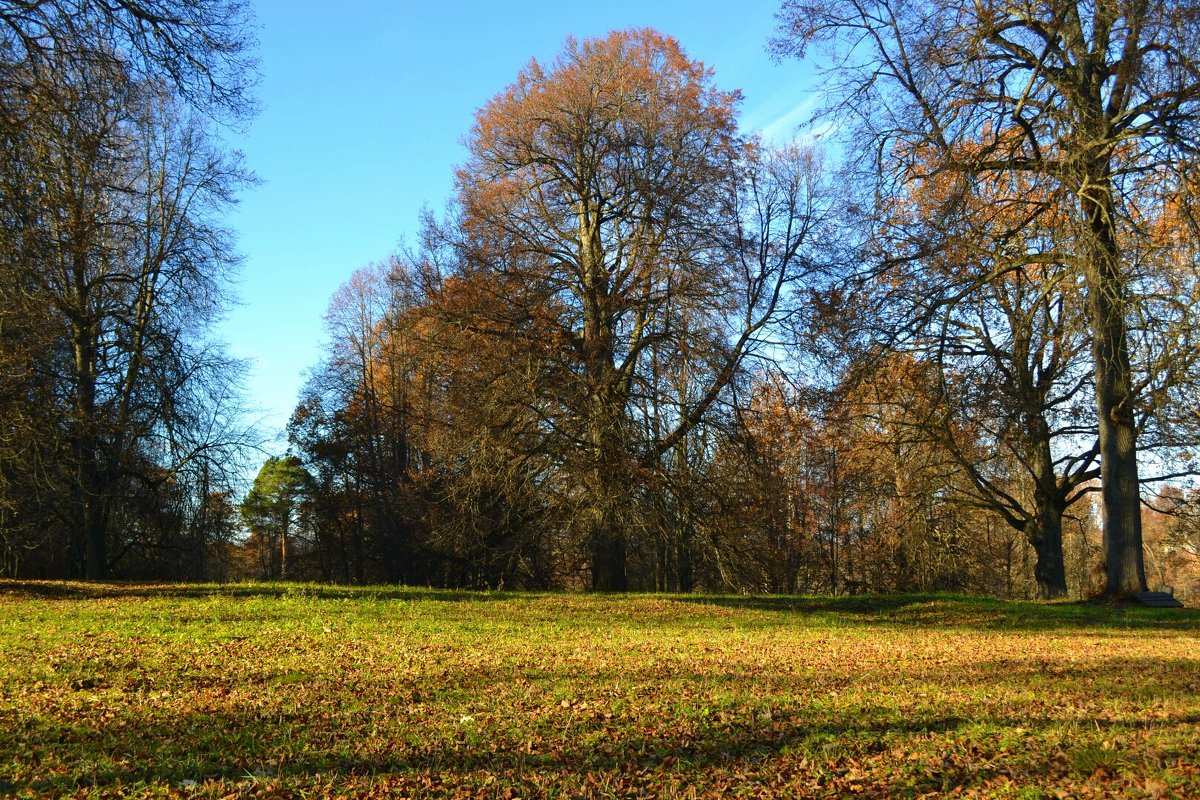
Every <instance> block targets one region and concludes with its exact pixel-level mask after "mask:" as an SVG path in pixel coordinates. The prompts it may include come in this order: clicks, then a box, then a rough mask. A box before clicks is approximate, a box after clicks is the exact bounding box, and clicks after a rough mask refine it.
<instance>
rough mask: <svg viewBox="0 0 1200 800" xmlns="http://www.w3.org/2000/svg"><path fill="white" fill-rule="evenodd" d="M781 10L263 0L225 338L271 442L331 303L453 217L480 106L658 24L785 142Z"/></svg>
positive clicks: (756, 123) (797, 111) (801, 87)
mask: <svg viewBox="0 0 1200 800" xmlns="http://www.w3.org/2000/svg"><path fill="white" fill-rule="evenodd" d="M778 5H779V3H778V0H742V2H739V3H730V2H724V3H718V2H710V1H709V0H690V1H687V2H684V1H682V0H681V1H678V2H677V1H676V0H665V1H663V2H659V1H658V0H642V2H636V1H631V0H609V2H603V3H578V4H577V3H563V2H521V3H485V2H454V1H453V0H443V2H385V1H384V0H347V2H344V3H341V4H339V5H338V6H337V7H336V11H335V12H334V13H331V12H330V7H329V6H328V5H327V4H321V5H320V6H318V5H317V4H315V3H310V2H295V1H294V0H293V1H292V2H285V1H284V0H259V1H258V2H257V4H256V7H255V10H256V15H257V19H258V24H259V26H260V31H259V37H260V42H261V49H260V56H261V61H262V66H261V69H262V76H263V79H262V85H261V89H260V93H259V97H260V100H261V104H262V108H263V110H262V113H261V114H260V115H259V116H258V117H257V118H256V119H255V120H254V123H253V126H252V127H251V129H250V131H249V133H248V134H246V135H245V136H244V137H241V138H240V139H238V140H237V141H236V142H235V144H236V145H237V146H238V147H239V148H240V149H242V150H243V152H244V153H245V155H246V159H247V162H248V165H249V166H250V167H251V169H253V170H254V171H255V172H256V173H257V175H258V176H259V178H260V179H262V181H263V183H262V185H260V186H258V187H257V188H255V189H252V190H250V191H248V192H246V193H245V195H244V196H243V198H242V201H241V204H240V205H239V206H238V207H237V209H236V210H235V211H234V213H233V216H232V218H231V219H230V223H231V225H232V226H233V228H234V229H235V230H236V231H237V232H238V235H239V242H240V250H241V252H242V254H243V255H244V257H245V263H244V265H243V268H242V274H241V279H240V281H239V285H238V287H237V294H238V297H239V299H240V303H239V305H238V307H237V308H235V309H234V310H233V311H232V312H231V313H230V314H229V316H228V318H227V320H226V321H225V323H224V324H223V326H222V329H221V331H220V334H221V335H222V336H223V337H224V338H225V339H226V340H227V341H228V342H229V344H230V347H231V349H232V351H233V353H234V354H235V355H237V356H239V357H242V358H246V359H248V360H249V361H250V365H251V372H250V375H249V380H248V383H247V389H248V391H249V401H250V405H251V406H252V407H254V408H255V409H257V414H256V415H257V416H260V417H261V418H262V421H263V423H264V426H265V428H266V432H267V433H268V434H276V433H280V434H281V432H282V429H283V426H284V425H285V424H286V422H287V418H288V416H289V414H290V413H291V410H292V408H293V407H294V405H295V402H296V399H297V395H298V392H299V389H300V387H301V385H302V384H303V382H304V377H305V376H304V373H305V370H307V369H309V368H311V367H312V366H313V365H314V364H315V363H316V362H317V360H318V359H319V358H320V354H321V342H322V337H323V321H322V317H323V315H324V313H325V308H326V304H327V303H328V300H329V297H330V295H331V294H332V293H333V291H334V290H335V289H336V288H337V287H338V286H339V285H340V284H341V283H342V282H343V281H345V280H346V279H347V278H348V277H349V275H350V273H351V272H352V271H353V270H355V269H357V268H358V267H360V266H363V265H365V264H368V263H370V262H373V261H381V260H383V259H385V258H386V257H387V256H388V255H389V254H390V253H392V252H394V251H395V250H396V249H397V248H398V246H399V245H400V243H401V242H403V241H405V240H410V241H411V240H412V239H414V238H415V235H416V230H417V220H418V215H419V213H420V210H421V208H422V206H426V205H427V206H429V207H431V208H433V209H435V210H438V209H440V208H442V207H443V206H444V205H445V203H446V200H447V197H448V195H449V191H450V184H451V177H452V174H453V168H454V166H455V165H456V164H458V163H459V162H460V161H462V160H463V159H464V155H465V151H464V149H463V147H462V144H461V140H462V137H463V136H464V135H465V134H466V133H467V132H468V131H469V129H470V127H471V123H472V121H473V115H474V112H475V109H477V108H479V107H480V106H481V105H483V103H485V102H486V101H487V100H488V99H489V98H490V97H492V96H493V95H495V94H496V93H497V92H499V91H500V90H501V89H503V88H504V87H505V86H506V85H507V84H509V83H510V82H511V81H512V80H513V78H514V77H515V76H516V73H517V71H518V70H519V69H520V68H521V67H522V66H523V65H524V64H525V63H527V62H528V61H529V59H530V58H533V57H536V58H538V59H539V60H549V59H550V58H552V57H553V56H554V54H555V53H557V52H558V51H559V49H560V48H561V45H562V42H563V40H564V39H565V38H566V37H567V36H568V35H575V36H576V37H578V38H587V37H590V36H598V35H602V34H604V33H607V32H608V31H610V30H614V29H618V28H628V27H644V26H649V27H654V28H657V29H658V30H660V31H662V32H663V33H666V34H669V35H671V36H674V37H675V38H676V39H678V40H679V41H680V43H681V44H682V45H683V46H684V48H685V49H686V50H687V52H688V54H689V55H690V56H691V57H692V58H695V59H699V60H701V61H704V62H705V63H706V64H708V65H710V66H712V67H713V68H714V69H715V71H716V83H717V85H718V86H719V87H720V88H722V89H739V88H740V89H741V90H742V91H743V92H744V94H745V100H744V103H743V107H742V111H743V113H742V123H743V128H744V129H745V130H765V131H766V133H767V134H768V135H769V136H770V137H771V138H788V137H789V136H790V135H791V131H792V130H793V128H794V126H795V124H796V123H797V122H799V120H800V118H801V117H802V116H803V114H804V111H805V109H806V108H807V107H808V104H809V102H810V100H811V94H810V92H809V91H808V90H807V88H806V87H807V86H808V85H809V83H810V81H809V79H808V77H807V76H808V74H809V73H808V70H807V69H806V68H805V67H804V66H803V65H801V64H799V63H797V62H794V61H792V62H785V63H782V64H777V63H775V62H774V61H773V60H772V59H771V57H770V56H769V55H768V54H767V52H766V43H767V40H768V38H769V37H770V35H771V33H772V30H773V27H774V13H775V11H776V10H777V8H778ZM283 446H284V444H283V442H282V440H280V442H279V443H278V444H277V446H275V447H274V448H273V449H275V450H282V448H283Z"/></svg>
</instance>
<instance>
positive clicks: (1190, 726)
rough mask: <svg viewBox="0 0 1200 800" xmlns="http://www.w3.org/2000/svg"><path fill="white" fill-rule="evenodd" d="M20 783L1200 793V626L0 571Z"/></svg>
mask: <svg viewBox="0 0 1200 800" xmlns="http://www.w3.org/2000/svg"><path fill="white" fill-rule="evenodd" d="M0 795H9V796H13V795H15V796H18V797H59V796H76V797H110V796H112V797H116V796H121V797H193V796H194V797H214V798H216V797H291V796H305V797H322V796H381V797H385V796H386V797H405V796H411V797H488V798H491V797H498V798H512V797H564V798H566V797H589V798H590V797H596V798H601V797H668V798H670V797H687V798H690V797H846V796H860V797H899V798H905V797H941V796H966V797H997V798H1056V797H1085V798H1086V797H1112V796H1116V797H1150V798H1158V797H1179V798H1186V797H1197V796H1200V612H1198V611H1193V610H1184V611H1171V610H1155V609H1141V608H1127V607H1117V608H1114V607H1106V606H1097V605H1086V604H1030V603H1015V602H1002V601H998V600H989V599H980V598H970V597H960V596H950V595H923V596H896V597H851V598H802V597H708V596H682V595H667V596H661V595H659V596H650V595H632V596H631V595H621V596H605V595H580V594H513V593H464V592H444V591H432V590H420V589H397V588H380V587H375V588H338V587H323V586H308V585H287V584H284V585H236V586H146V585H88V584H73V583H40V584H39V583H7V584H5V583H0Z"/></svg>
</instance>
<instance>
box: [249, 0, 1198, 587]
mask: <svg viewBox="0 0 1200 800" xmlns="http://www.w3.org/2000/svg"><path fill="white" fill-rule="evenodd" d="M1195 10H1196V9H1195V8H1194V7H1193V6H1192V5H1191V4H1186V3H1185V4H1178V3H1157V4H1155V3H1151V4H1146V3H1094V4H1089V3H1065V2H1064V3H1052V4H1050V5H1049V6H1047V5H1045V4H1036V5H1035V4H1031V5H1018V6H1013V5H1012V4H1006V5H995V4H984V5H979V4H964V3H956V2H926V3H907V2H905V3H895V2H875V3H868V4H856V5H853V6H844V5H843V4H840V3H829V4H825V3H799V2H795V3H792V2H789V3H785V4H784V6H783V8H782V10H781V12H780V14H779V23H780V25H779V30H778V38H777V39H776V40H775V41H774V42H773V43H772V47H773V48H774V50H775V52H776V53H777V54H778V55H779V56H780V57H791V56H793V55H794V56H801V57H804V56H809V55H810V54H811V53H813V52H814V51H819V52H821V53H823V54H824V55H825V56H826V57H828V58H829V59H830V60H829V63H831V64H833V65H834V66H832V67H831V68H830V69H829V70H828V72H827V74H826V83H825V87H824V94H823V96H824V98H825V100H826V105H825V106H824V108H823V109H822V111H821V112H820V115H819V116H818V121H820V120H825V121H828V122H830V123H831V125H832V126H833V127H834V129H835V130H836V131H837V132H838V135H840V137H841V140H842V142H843V150H842V152H843V153H844V156H845V158H844V159H843V160H844V163H843V164H841V165H839V166H838V167H837V168H836V169H835V168H834V167H833V166H831V165H830V163H828V160H827V158H826V157H823V156H822V153H821V152H820V151H819V150H817V149H816V148H815V147H813V146H810V145H801V144H791V145H785V146H774V145H771V144H769V143H766V142H763V141H761V140H759V139H757V138H755V137H753V136H747V135H744V134H742V133H740V132H739V129H738V125H737V112H738V103H739V99H740V98H739V96H738V95H737V93H730V92H722V91H720V90H719V89H717V88H716V86H715V80H714V76H713V73H712V71H711V70H709V69H707V68H706V67H704V66H703V65H702V64H701V63H700V62H697V61H694V60H692V59H690V58H689V57H688V56H687V55H686V54H685V53H684V52H683V51H682V49H681V48H680V47H679V45H678V43H676V42H675V41H674V40H672V39H670V38H669V37H665V36H663V35H661V34H659V33H657V32H655V31H651V30H627V31H618V32H614V33H612V34H610V35H608V36H607V37H603V38H600V39H595V40H588V41H582V42H581V41H576V40H573V39H571V40H568V41H567V43H566V45H565V47H564V49H563V51H562V52H561V53H560V54H559V55H558V56H557V57H556V58H555V59H554V60H553V61H552V62H550V63H548V64H542V63H539V62H537V61H532V62H530V63H529V65H528V66H527V67H526V68H525V69H523V70H522V71H521V72H520V74H519V75H518V76H517V79H516V80H515V82H513V83H512V84H511V85H509V86H508V87H506V88H505V89H504V90H503V91H502V92H500V93H499V94H498V95H497V96H496V97H495V98H493V99H492V100H491V101H490V102H489V103H488V104H487V105H485V106H484V107H483V108H482V109H480V110H479V111H478V113H477V115H476V122H475V125H474V127H473V128H472V130H471V132H470V134H469V136H468V138H467V147H468V150H469V156H468V159H467V161H466V162H465V163H464V164H463V165H462V166H461V167H460V168H459V169H458V171H457V172H456V183H455V196H454V200H453V202H452V204H451V206H450V209H449V210H448V212H447V213H446V214H445V215H444V216H442V217H438V218H435V217H434V216H432V215H430V216H428V217H427V218H426V219H425V220H423V226H422V235H421V240H420V242H419V243H417V244H416V245H415V246H413V247H411V248H410V249H409V250H408V251H406V252H403V253H401V254H398V255H397V256H395V257H393V258H392V259H391V260H389V261H388V262H386V263H385V264H383V265H378V266H373V267H369V268H365V269H363V270H360V271H359V272H357V273H356V274H355V275H354V276H353V277H352V278H351V279H350V281H348V282H347V283H346V284H345V285H344V286H343V287H342V288H341V290H339V292H338V294H337V295H336V296H335V297H334V298H333V301H332V302H331V305H330V310H329V314H328V317H327V320H326V322H327V326H328V331H329V341H330V345H329V352H328V354H327V356H326V358H325V360H324V361H323V362H322V364H321V365H320V367H319V368H318V369H317V371H316V373H315V375H314V376H313V379H312V380H311V382H310V384H309V385H308V387H307V389H306V390H305V393H304V396H303V397H302V399H301V402H300V404H299V405H298V407H297V409H296V412H295V414H294V416H293V419H292V423H291V427H290V434H291V442H292V448H293V449H292V455H291V456H290V460H289V461H288V464H289V469H291V470H293V471H294V473H295V477H296V480H297V481H298V483H297V485H298V486H299V485H302V486H303V489H302V490H301V491H299V492H298V493H296V494H295V496H294V502H293V503H292V504H291V506H290V507H291V508H292V509H293V511H294V513H295V526H296V527H295V531H300V532H302V533H301V535H300V537H299V539H296V538H295V536H294V537H293V539H294V542H300V543H301V547H300V549H301V550H303V552H304V558H303V560H302V562H297V561H296V560H295V559H292V560H291V561H289V562H288V563H291V564H292V565H293V567H294V568H295V569H297V570H299V569H303V570H304V572H303V574H305V575H308V576H314V577H321V578H324V579H328V580H343V581H364V580H387V581H404V582H414V583H431V584H437V585H460V586H519V587H564V586H566V587H589V588H592V589H597V590H624V589H641V590H673V591H691V590H696V589H708V590H738V591H779V592H795V591H827V592H854V591H892V590H912V589H961V590H971V591H984V592H992V593H999V594H1025V595H1036V596H1038V597H1043V598H1054V597H1062V596H1067V595H1068V594H1069V593H1070V592H1071V591H1074V592H1075V593H1076V594H1077V595H1084V594H1091V593H1096V592H1101V591H1102V592H1104V593H1106V594H1107V595H1109V596H1114V597H1121V596H1127V595H1129V594H1131V593H1133V592H1137V591H1141V590H1145V589H1146V588H1147V585H1148V580H1149V579H1148V577H1147V571H1146V556H1145V553H1146V546H1145V545H1146V542H1145V537H1144V535H1143V530H1142V526H1143V516H1147V518H1148V519H1151V520H1152V522H1151V524H1150V527H1151V529H1152V532H1153V539H1154V540H1153V542H1152V544H1153V549H1152V552H1151V559H1150V561H1151V566H1152V571H1151V575H1150V578H1152V579H1154V581H1155V582H1156V583H1157V584H1162V583H1164V582H1166V581H1171V582H1178V581H1181V580H1183V581H1186V580H1194V579H1195V574H1194V572H1192V573H1189V572H1188V571H1187V568H1188V566H1189V565H1190V566H1191V567H1193V568H1194V566H1195V565H1194V560H1195V556H1196V554H1197V542H1196V541H1195V538H1194V533H1192V531H1194V529H1195V528H1194V525H1193V524H1192V523H1191V521H1190V519H1189V517H1188V512H1189V511H1190V510H1191V509H1192V507H1193V505H1194V502H1193V501H1194V499H1195V498H1194V496H1193V494H1192V493H1190V491H1189V490H1187V489H1186V483H1179V481H1180V480H1181V479H1184V478H1186V477H1188V476H1190V475H1192V473H1193V455H1192V449H1193V448H1194V445H1195V442H1196V433H1197V427H1196V423H1197V420H1198V418H1197V416H1196V414H1195V405H1194V400H1193V398H1194V396H1195V390H1196V384H1195V379H1196V369H1195V368H1196V363H1195V359H1196V352H1197V351H1196V348H1195V346H1194V345H1195V343H1194V340H1193V336H1194V326H1193V325H1192V324H1191V321H1190V313H1191V312H1190V309H1191V307H1192V301H1193V299H1194V297H1195V292H1196V280H1195V276H1196V271H1195V268H1196V249H1195V246H1196V242H1197V241H1198V239H1197V236H1196V231H1197V229H1196V226H1195V222H1196V215H1195V211H1196V208H1195V203H1194V197H1193V194H1194V190H1195V188H1196V186H1197V184H1196V172H1195V166H1196V161H1195V144H1196V141H1197V139H1196V120H1197V119H1198V117H1197V112H1198V111H1200V71H1198V70H1197V64H1198V63H1200V62H1198V61H1197V52H1196V45H1195V42H1196V41H1198V40H1197V38H1196V37H1195V36H1194V35H1193V34H1194V30H1193V27H1194V25H1195V22H1196V16H1195ZM1139 456H1140V458H1139ZM272 466H273V468H274V467H275V466H278V464H275V463H273V465H272ZM1139 469H1141V470H1143V471H1139ZM1145 470H1148V472H1146V471H1145ZM1181 487H1184V488H1181ZM256 491H257V487H256ZM1143 497H1144V498H1145V499H1146V500H1147V501H1148V502H1149V503H1151V505H1149V506H1147V507H1143ZM243 510H244V511H246V512H248V515H247V519H248V520H251V529H252V530H253V531H254V534H253V535H254V537H255V538H254V541H255V542H256V543H258V544H257V546H258V547H259V548H260V549H264V548H265V552H270V551H271V550H273V549H275V548H276V547H277V546H279V543H278V542H272V541H269V538H270V537H271V536H272V535H275V536H276V537H278V535H279V534H278V532H279V531H282V530H287V528H281V527H280V526H279V525H274V526H272V525H263V524H258V523H256V522H255V521H254V519H253V509H252V508H247V507H244V508H243ZM272 531H274V532H275V533H274V534H272ZM294 552H299V551H297V550H294ZM262 563H263V564H266V563H267V562H266V561H263V562H262ZM271 563H273V564H275V565H276V566H277V567H278V566H279V565H281V564H282V563H283V562H282V560H281V559H278V558H276V559H275V560H274V561H273V562H271ZM301 563H303V564H304V566H303V567H301V566H299V564H301ZM1168 565H1170V568H1169V569H1168V568H1167V567H1168ZM260 574H261V575H263V576H264V577H265V576H268V575H274V576H280V575H281V574H283V573H281V572H280V571H279V570H278V569H276V571H275V572H274V573H270V572H261V573H260ZM300 574H302V573H301V572H294V573H292V574H291V576H298V575H300ZM284 576H285V577H289V575H284ZM1068 576H1070V578H1071V580H1070V582H1069V581H1068ZM1189 576H1190V577H1189ZM1071 584H1074V586H1072V585H1071ZM1181 588H1185V587H1181Z"/></svg>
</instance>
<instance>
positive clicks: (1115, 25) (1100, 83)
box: [775, 0, 1200, 596]
mask: <svg viewBox="0 0 1200 800" xmlns="http://www.w3.org/2000/svg"><path fill="white" fill-rule="evenodd" d="M780 22H781V27H780V33H779V37H778V38H777V39H776V41H775V48H776V51H777V52H778V53H780V54H786V55H797V56H806V55H808V54H809V53H810V51H812V50H814V49H817V50H822V51H823V52H825V53H827V54H830V55H831V56H832V57H833V61H832V64H831V67H830V70H829V72H828V76H829V81H828V83H827V88H828V90H829V94H828V95H827V97H828V98H829V99H830V105H829V109H830V110H831V111H834V112H836V113H837V114H839V116H840V117H841V119H843V120H844V122H845V124H846V125H847V130H853V131H854V135H855V136H858V137H860V138H859V141H868V142H870V143H871V146H870V147H869V148H865V149H859V150H856V152H858V153H863V154H865V155H864V161H863V162H862V163H863V164H864V166H869V167H870V169H871V171H873V172H875V173H876V174H877V175H878V176H880V179H879V182H878V184H877V186H878V188H879V189H880V190H881V194H880V197H886V196H887V194H888V193H889V192H890V191H891V190H893V189H895V188H896V187H898V186H900V187H902V186H904V185H905V184H907V183H909V182H911V181H912V180H913V179H914V178H915V177H921V176H929V175H931V174H935V173H937V172H950V173H955V174H957V175H959V176H962V177H964V178H966V179H979V178H983V179H989V180H996V181H1003V180H1004V176H1005V175H1006V174H1011V173H1021V174H1022V175H1024V176H1025V178H1026V179H1027V180H1028V181H1033V182H1037V183H1038V184H1039V185H1040V186H1041V187H1042V190H1043V191H1044V192H1045V193H1046V196H1047V198H1048V199H1047V202H1046V203H1044V204H1040V206H1038V207H1035V208H1031V209H1030V210H1029V220H1030V221H1031V222H1032V221H1033V220H1035V219H1036V218H1037V217H1038V216H1040V215H1043V214H1066V216H1067V220H1068V224H1069V226H1070V238H1071V241H1072V247H1071V248H1070V251H1069V252H1065V253H1056V254H1050V255H1049V257H1048V254H1046V253H1038V252H1030V253H1029V260H1031V261H1041V262H1045V261H1050V260H1060V261H1062V263H1066V264H1069V265H1070V266H1071V267H1072V268H1074V269H1076V270H1077V271H1078V273H1079V274H1080V275H1082V276H1083V279H1084V282H1085V285H1086V304H1087V312H1088V315H1087V316H1088V333H1089V335H1090V337H1091V346H1092V361H1093V371H1094V385H1095V403H1096V420H1097V425H1098V431H1099V450H1100V463H1101V483H1102V486H1103V498H1104V499H1103V507H1104V537H1105V568H1106V573H1107V590H1106V593H1107V594H1109V595H1111V596H1122V595H1127V594H1130V593H1132V592H1136V591H1139V590H1143V589H1145V588H1146V579H1145V572H1144V567H1143V555H1142V538H1141V517H1140V513H1141V507H1140V482H1139V473H1138V425H1137V410H1138V407H1139V404H1141V403H1142V402H1143V401H1145V400H1146V399H1147V397H1146V394H1145V393H1144V392H1142V391H1141V389H1142V384H1141V382H1140V381H1139V379H1138V377H1137V375H1136V374H1135V370H1134V366H1135V364H1134V361H1133V358H1132V357H1131V343H1130V320H1131V319H1132V318H1133V316H1134V308H1135V307H1136V305H1137V302H1138V300H1139V294H1138V288H1139V284H1138V273H1137V267H1138V266H1139V265H1138V263H1137V259H1136V258H1135V257H1134V254H1135V253H1136V252H1137V251H1138V250H1139V246H1138V242H1139V241H1140V240H1141V239H1142V238H1143V237H1144V236H1145V229H1144V228H1142V227H1140V226H1139V225H1138V218H1139V217H1144V216H1145V214H1146V212H1147V210H1148V209H1146V208H1145V205H1146V204H1147V203H1151V202H1153V194H1152V193H1150V192H1148V191H1147V186H1148V184H1150V185H1153V184H1159V183H1162V182H1163V181H1164V180H1166V181H1167V182H1168V183H1172V184H1173V185H1175V186H1177V187H1179V188H1180V189H1181V190H1182V189H1185V188H1186V187H1188V186H1194V182H1193V181H1189V179H1188V178H1187V176H1186V173H1189V172H1191V171H1192V170H1194V168H1195V156H1196V142H1197V125H1198V120H1200V8H1198V7H1197V5H1196V3H1194V2H1170V1H1169V0H1149V1H1148V0H1091V1H1089V2H1076V1H1075V0H1051V2H1037V3H1035V2H1027V1H1020V2H1016V3H1008V2H1005V3H1001V2H994V1H993V0H984V2H962V1H961V0H928V1H926V0H915V1H912V0H866V2H852V3H840V2H825V1H824V0H817V1H816V2H805V1H804V0H789V1H788V2H786V3H784V5H783V8H782V11H781V13H780ZM867 162H870V163H869V164H868V163H867ZM1172 175H1173V176H1175V177H1174V178H1172V177H1171V176H1172ZM1186 200H1187V201H1188V202H1190V197H1188V198H1186ZM989 277H990V276H988V275H986V274H976V275H973V276H967V278H968V280H967V281H966V282H965V283H964V282H959V283H958V284H957V285H956V286H955V287H954V288H953V289H952V290H951V291H949V292H947V293H946V295H945V297H944V299H945V300H946V301H947V302H950V301H952V300H953V298H955V297H961V296H963V293H964V291H968V290H969V288H970V283H971V282H972V281H974V280H981V279H982V280H986V279H988V278H989Z"/></svg>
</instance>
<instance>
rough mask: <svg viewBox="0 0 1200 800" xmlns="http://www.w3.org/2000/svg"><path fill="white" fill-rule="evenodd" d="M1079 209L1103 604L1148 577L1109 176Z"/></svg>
mask: <svg viewBox="0 0 1200 800" xmlns="http://www.w3.org/2000/svg"><path fill="white" fill-rule="evenodd" d="M1080 201H1081V204H1082V208H1083V212H1084V214H1085V216H1086V218H1087V221H1088V227H1089V234H1090V241H1089V243H1088V244H1089V248H1088V251H1089V252H1088V263H1087V269H1086V273H1085V274H1086V280H1087V289H1088V312H1089V314H1090V316H1091V323H1092V356H1093V360H1094V362H1095V377H1096V416H1097V421H1098V425H1099V438H1100V484H1101V491H1102V497H1103V509H1104V511H1103V518H1104V568H1105V574H1106V577H1107V586H1106V587H1105V590H1104V596H1105V597H1110V598H1118V597H1128V596H1129V595H1132V594H1133V593H1134V592H1143V591H1145V590H1146V570H1145V565H1144V562H1143V554H1142V513H1141V491H1140V482H1139V479H1138V463H1137V428H1136V425H1135V421H1134V397H1133V377H1132V368H1131V366H1130V361H1129V343H1128V332H1127V329H1126V324H1125V281H1124V278H1123V277H1122V275H1121V269H1120V268H1121V264H1120V251H1119V248H1118V245H1117V240H1116V231H1115V225H1116V217H1115V208H1114V205H1113V199H1112V187H1111V181H1110V180H1109V178H1108V176H1107V174H1106V172H1101V173H1100V174H1098V175H1096V174H1094V175H1092V176H1091V179H1090V180H1089V182H1088V184H1087V185H1086V186H1085V187H1084V190H1083V191H1082V192H1081V193H1080Z"/></svg>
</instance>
